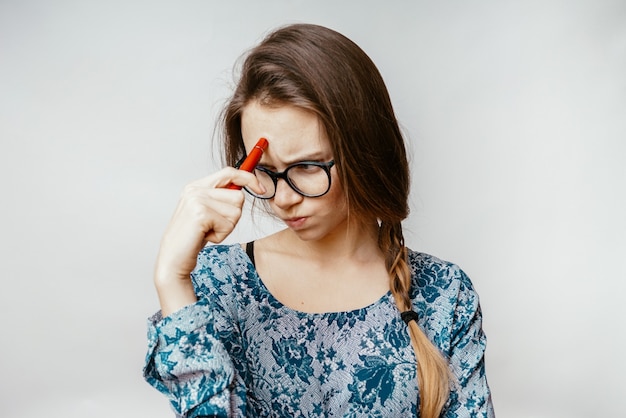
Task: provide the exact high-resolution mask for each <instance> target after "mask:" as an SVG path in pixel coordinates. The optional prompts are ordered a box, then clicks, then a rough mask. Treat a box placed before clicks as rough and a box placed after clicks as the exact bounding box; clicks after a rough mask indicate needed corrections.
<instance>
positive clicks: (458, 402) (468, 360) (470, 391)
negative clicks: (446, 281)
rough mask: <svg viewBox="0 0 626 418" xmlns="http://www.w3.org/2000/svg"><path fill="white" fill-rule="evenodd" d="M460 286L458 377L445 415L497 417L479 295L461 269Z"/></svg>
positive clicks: (454, 358)
mask: <svg viewBox="0 0 626 418" xmlns="http://www.w3.org/2000/svg"><path fill="white" fill-rule="evenodd" d="M460 274H461V277H460V279H461V280H460V287H459V294H458V299H457V305H456V310H455V314H454V322H453V324H452V330H451V331H452V335H451V348H450V352H449V358H450V367H451V370H452V372H453V374H454V376H455V378H456V382H453V386H452V390H451V392H450V399H449V401H448V405H447V406H446V408H445V412H444V414H443V416H444V417H445V418H461V417H481V418H493V417H494V416H495V415H494V411H493V405H492V401H491V391H490V389H489V385H488V384H487V376H486V374H485V361H484V353H485V348H486V343H487V339H486V336H485V333H484V332H483V329H482V313H481V310H480V304H479V300H478V295H477V294H476V292H475V291H474V289H473V287H472V283H471V282H470V280H469V278H468V277H467V276H466V275H465V273H463V272H462V271H461V272H460Z"/></svg>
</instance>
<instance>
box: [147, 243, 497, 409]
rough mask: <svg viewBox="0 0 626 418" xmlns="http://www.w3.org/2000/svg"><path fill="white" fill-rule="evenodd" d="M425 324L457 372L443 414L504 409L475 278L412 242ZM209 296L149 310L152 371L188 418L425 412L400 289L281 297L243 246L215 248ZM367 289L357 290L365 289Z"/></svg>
mask: <svg viewBox="0 0 626 418" xmlns="http://www.w3.org/2000/svg"><path fill="white" fill-rule="evenodd" d="M409 263H410V266H411V269H412V276H413V293H412V295H411V296H412V300H413V307H414V310H415V311H416V312H417V313H418V314H419V317H420V319H419V325H420V326H421V327H422V329H424V330H425V332H426V334H427V335H428V337H429V338H430V339H431V341H433V342H434V343H435V344H436V345H437V346H438V347H439V348H440V350H441V351H442V352H443V353H444V354H445V355H446V356H447V357H448V358H449V362H450V369H451V371H452V373H453V375H454V376H455V378H456V381H455V382H453V385H452V391H451V395H450V398H449V400H448V403H447V405H446V408H445V411H444V413H443V414H442V416H444V417H446V418H452V417H493V416H494V415H493V408H492V404H491V395H490V391H489V387H488V385H487V379H486V376H485V368H484V358H483V355H484V351H485V343H486V339H485V335H484V333H483V331H482V327H481V312H480V306H479V303H478V296H477V295H476V293H475V291H474V289H473V287H472V284H471V282H470V280H469V278H468V277H467V276H466V275H465V274H464V273H463V271H461V270H460V269H459V268H458V267H457V266H455V265H453V264H450V263H447V262H443V261H441V260H439V259H437V258H435V257H432V256H429V255H426V254H422V253H417V252H413V251H410V252H409ZM192 279H193V283H194V286H195V290H196V294H197V296H198V302H197V303H195V304H193V305H189V306H186V307H184V308H182V309H180V310H179V311H177V312H175V313H173V314H172V315H170V316H168V317H167V318H162V317H161V315H160V313H157V314H155V315H154V316H153V317H151V318H150V319H149V321H148V326H149V330H148V340H149V349H148V354H147V357H146V365H145V368H144V377H145V379H146V380H147V381H148V382H149V383H150V384H151V385H153V386H154V387H156V388H157V389H158V390H159V391H161V392H163V393H164V394H166V395H167V396H168V397H169V399H170V402H171V405H172V407H173V409H174V411H175V413H176V416H177V417H188V418H191V417H205V416H209V417H214V416H217V417H289V418H295V417H368V418H369V417H417V416H419V413H418V412H417V411H418V410H419V393H418V389H417V385H416V362H415V355H414V353H413V349H412V346H411V342H410V337H409V333H408V331H407V329H406V327H407V326H406V324H405V323H404V322H403V321H402V319H401V318H400V315H399V312H398V310H397V308H396V305H395V302H394V298H393V296H392V295H391V292H388V293H387V294H386V295H384V296H383V297H382V298H381V299H379V300H378V301H376V302H374V303H373V304H371V305H369V306H367V307H364V308H362V309H357V310H354V311H349V312H333V313H321V314H310V313H304V312H298V311H295V310H293V309H290V308H288V307H286V306H284V305H282V304H281V303H280V302H279V301H278V300H276V299H275V298H274V297H273V296H272V295H271V294H270V292H269V291H268V289H267V288H266V287H265V285H264V284H263V282H262V281H261V279H260V278H259V276H258V274H257V272H256V270H255V268H254V265H253V264H252V262H251V261H250V258H249V257H248V256H247V255H246V253H245V251H244V250H243V249H242V248H241V246H240V245H214V246H208V247H206V248H204V249H203V250H202V251H201V252H200V254H199V256H198V264H197V266H196V269H195V270H194V272H193V273H192ZM356 290H358V289H355V291H356Z"/></svg>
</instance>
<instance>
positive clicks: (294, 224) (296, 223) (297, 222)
mask: <svg viewBox="0 0 626 418" xmlns="http://www.w3.org/2000/svg"><path fill="white" fill-rule="evenodd" d="M306 220H307V218H306V217H304V216H302V217H297V218H288V219H285V220H283V222H285V224H286V225H287V226H288V227H289V228H291V229H298V228H301V227H302V226H304V223H305V222H306Z"/></svg>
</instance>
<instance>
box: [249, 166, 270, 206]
mask: <svg viewBox="0 0 626 418" xmlns="http://www.w3.org/2000/svg"><path fill="white" fill-rule="evenodd" d="M254 175H255V176H256V178H257V179H258V180H259V183H261V184H262V185H263V187H265V194H258V193H255V192H253V191H252V190H250V189H249V188H247V187H246V191H247V192H248V193H250V194H251V195H252V196H254V197H258V198H261V199H269V198H271V197H273V196H274V193H275V191H276V190H275V186H274V180H272V178H271V177H270V176H269V174H267V173H266V172H265V171H262V170H259V169H256V170H254Z"/></svg>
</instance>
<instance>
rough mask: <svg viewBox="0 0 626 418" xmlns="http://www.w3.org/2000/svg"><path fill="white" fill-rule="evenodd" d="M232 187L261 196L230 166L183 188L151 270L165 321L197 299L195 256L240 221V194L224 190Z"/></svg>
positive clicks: (249, 176) (253, 181)
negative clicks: (235, 186) (233, 185)
mask: <svg viewBox="0 0 626 418" xmlns="http://www.w3.org/2000/svg"><path fill="white" fill-rule="evenodd" d="M230 183H234V184H237V185H240V186H246V187H249V188H250V189H252V190H253V191H255V192H257V193H263V192H264V190H263V188H262V186H261V185H260V184H259V183H258V181H257V179H256V177H255V176H254V175H252V174H250V173H248V172H245V171H242V170H237V169H235V168H232V167H227V168H224V169H222V170H220V171H218V172H217V173H214V174H212V175H210V176H208V177H205V178H202V179H200V180H196V181H194V182H192V183H190V184H188V185H187V186H186V187H185V188H184V190H183V193H182V195H181V197H180V201H179V202H178V206H177V207H176V210H175V212H174V215H173V216H172V219H171V221H170V223H169V225H168V227H167V229H166V230H165V234H164V235H163V239H162V240H161V248H160V250H159V255H158V257H157V262H156V267H155V276H154V282H155V286H156V288H157V293H158V294H159V299H160V301H161V312H162V315H163V317H165V316H167V315H169V314H170V313H172V312H174V311H176V310H178V309H180V308H182V307H183V306H186V305H189V304H191V303H194V302H195V301H196V300H197V299H196V295H195V292H194V291H193V285H192V284H191V279H190V276H189V275H190V273H191V271H192V270H193V269H194V267H195V265H196V258H197V256H198V252H199V251H200V250H201V249H202V247H204V246H205V245H206V244H207V243H208V242H213V243H219V242H222V241H223V240H224V239H225V238H226V237H227V236H228V235H229V234H230V233H231V232H232V231H233V229H234V228H235V226H236V225H237V222H239V219H240V217H241V211H242V207H243V204H244V194H243V192H242V191H240V190H231V189H228V188H226V187H227V186H228V185H229V184H230Z"/></svg>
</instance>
